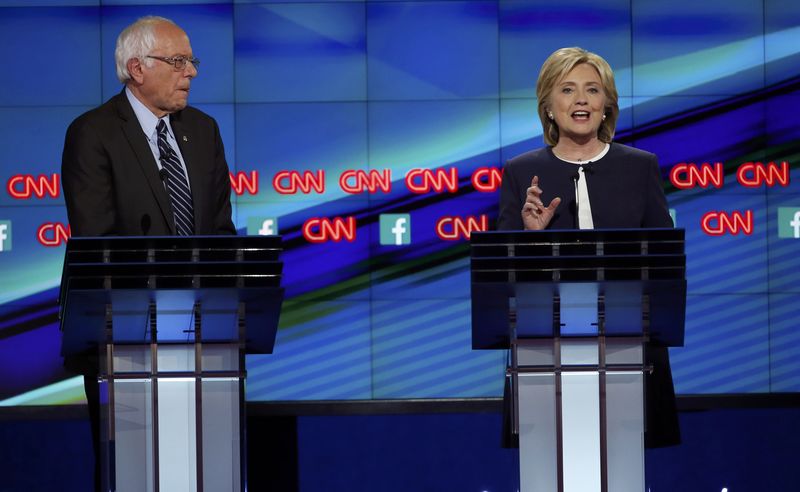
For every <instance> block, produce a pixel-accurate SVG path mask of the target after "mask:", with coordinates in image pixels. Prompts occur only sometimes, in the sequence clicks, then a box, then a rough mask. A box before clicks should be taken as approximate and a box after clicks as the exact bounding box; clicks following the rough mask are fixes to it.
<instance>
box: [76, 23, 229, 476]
mask: <svg viewBox="0 0 800 492" xmlns="http://www.w3.org/2000/svg"><path fill="white" fill-rule="evenodd" d="M115 58H116V66H117V76H118V78H119V79H120V81H121V82H122V83H123V84H124V86H125V87H124V89H123V90H122V92H120V93H119V94H117V95H116V96H114V97H112V98H111V99H110V100H109V101H108V102H106V103H105V104H103V105H102V106H100V107H98V108H96V109H93V110H91V111H89V112H87V113H85V114H83V115H81V116H79V117H78V118H77V119H76V120H75V121H73V122H72V124H71V125H70V126H69V129H68V130H67V135H66V139H65V142H64V153H63V156H62V161H61V176H62V183H63V187H64V198H65V201H66V205H67V215H68V217H69V224H70V230H71V232H72V235H73V236H146V235H150V236H171V235H192V234H200V235H210V234H236V228H235V227H234V225H233V222H232V220H231V204H230V190H231V189H230V181H229V175H228V165H227V163H226V162H225V151H224V149H223V145H222V139H221V138H220V134H219V128H218V127H217V123H216V121H214V119H213V118H211V117H210V116H208V115H206V114H204V113H202V112H201V111H198V110H197V109H194V108H191V107H188V106H187V100H188V96H189V88H190V85H191V81H192V79H193V78H194V77H195V76H197V66H198V64H199V61H198V60H197V59H196V58H194V56H193V54H192V47H191V45H190V44H189V38H188V36H187V35H186V33H185V32H184V31H183V30H182V29H181V28H180V27H178V26H177V25H175V24H174V23H173V22H172V21H170V20H168V19H164V18H161V17H144V18H142V19H139V20H137V21H136V22H135V23H133V24H131V25H130V26H128V27H127V28H126V29H125V30H123V31H122V33H121V34H120V35H119V38H118V39H117V48H116V51H115ZM65 365H66V366H67V368H68V369H71V370H73V371H75V372H79V373H82V374H83V375H84V388H85V390H86V399H87V402H88V404H89V414H90V420H91V423H92V434H93V437H94V445H95V463H96V465H95V488H96V490H98V491H99V490H100V465H99V461H100V460H99V454H100V453H99V442H100V404H99V388H98V383H97V357H96V356H93V355H92V354H87V355H86V356H85V357H70V358H68V359H67V360H66V361H65Z"/></svg>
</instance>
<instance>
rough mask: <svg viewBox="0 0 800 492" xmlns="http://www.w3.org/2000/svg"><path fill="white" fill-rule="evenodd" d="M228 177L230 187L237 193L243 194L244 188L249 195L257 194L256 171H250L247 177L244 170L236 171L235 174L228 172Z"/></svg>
mask: <svg viewBox="0 0 800 492" xmlns="http://www.w3.org/2000/svg"><path fill="white" fill-rule="evenodd" d="M228 177H229V178H230V180H231V188H232V189H233V192H234V193H236V194H237V195H239V196H241V195H244V190H247V192H248V193H250V194H251V195H257V194H258V171H250V178H249V179H248V177H247V173H245V172H244V171H237V172H236V174H233V173H228Z"/></svg>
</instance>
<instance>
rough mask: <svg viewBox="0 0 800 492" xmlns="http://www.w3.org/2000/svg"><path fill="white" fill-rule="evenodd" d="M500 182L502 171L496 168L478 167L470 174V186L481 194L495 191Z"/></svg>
mask: <svg viewBox="0 0 800 492" xmlns="http://www.w3.org/2000/svg"><path fill="white" fill-rule="evenodd" d="M502 180H503V170H502V169H500V168H497V167H479V168H478V169H476V170H475V172H474V173H472V186H473V187H474V188H475V189H476V190H477V191H480V192H483V193H491V192H493V191H497V188H500V183H501V182H502Z"/></svg>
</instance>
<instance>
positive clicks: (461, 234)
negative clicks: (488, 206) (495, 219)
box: [436, 215, 489, 241]
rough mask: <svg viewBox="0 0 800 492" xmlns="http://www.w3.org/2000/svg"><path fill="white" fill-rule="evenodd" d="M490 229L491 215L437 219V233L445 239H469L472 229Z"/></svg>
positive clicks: (440, 237)
mask: <svg viewBox="0 0 800 492" xmlns="http://www.w3.org/2000/svg"><path fill="white" fill-rule="evenodd" d="M487 230H489V217H487V216H486V215H481V216H480V218H476V217H467V218H466V219H464V218H462V217H453V216H445V217H442V218H440V219H439V220H438V221H436V235H437V236H439V239H443V240H445V241H457V240H459V239H462V238H463V239H469V235H470V233H471V232H472V231H487Z"/></svg>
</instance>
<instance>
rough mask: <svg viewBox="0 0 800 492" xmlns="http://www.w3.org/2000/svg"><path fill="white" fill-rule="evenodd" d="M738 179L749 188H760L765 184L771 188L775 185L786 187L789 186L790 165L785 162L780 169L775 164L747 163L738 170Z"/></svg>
mask: <svg viewBox="0 0 800 492" xmlns="http://www.w3.org/2000/svg"><path fill="white" fill-rule="evenodd" d="M736 179H737V180H738V181H739V184H740V185H742V186H746V187H747V188H758V187H759V186H761V185H762V184H765V183H766V185H767V186H769V187H770V188H771V187H773V186H775V183H779V184H780V185H781V186H784V187H786V186H789V163H788V162H786V161H783V162H781V166H780V167H778V166H777V165H776V164H775V163H774V162H770V163H769V164H767V165H766V166H765V165H764V164H762V163H760V162H745V163H744V164H742V165H741V166H739V169H737V170H736Z"/></svg>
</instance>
